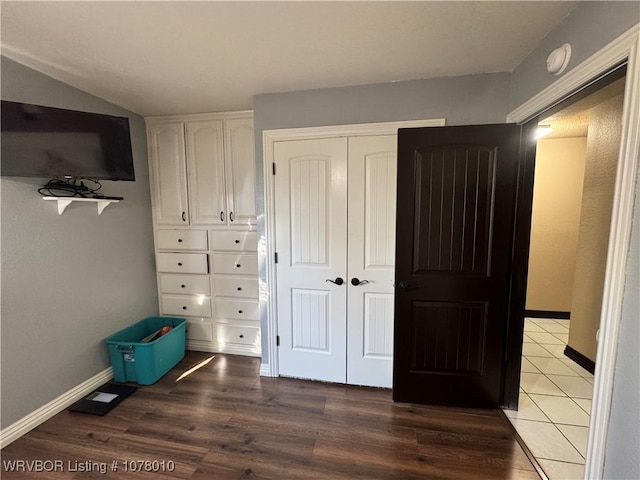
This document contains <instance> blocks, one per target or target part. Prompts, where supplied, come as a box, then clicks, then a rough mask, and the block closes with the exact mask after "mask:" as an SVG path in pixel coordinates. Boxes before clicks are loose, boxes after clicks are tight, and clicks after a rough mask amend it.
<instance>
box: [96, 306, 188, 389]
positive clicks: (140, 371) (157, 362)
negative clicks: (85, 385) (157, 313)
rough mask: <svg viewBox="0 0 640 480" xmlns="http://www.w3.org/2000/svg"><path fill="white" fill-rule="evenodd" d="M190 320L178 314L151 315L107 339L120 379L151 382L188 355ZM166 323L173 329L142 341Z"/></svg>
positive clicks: (115, 376) (115, 377)
mask: <svg viewBox="0 0 640 480" xmlns="http://www.w3.org/2000/svg"><path fill="white" fill-rule="evenodd" d="M186 324H187V320H186V319H185V318H175V317H149V318H145V319H144V320H140V321H139V322H137V323H134V324H133V325H131V326H130V327H127V328H124V329H122V330H120V331H119V332H117V333H114V334H113V335H111V336H109V337H108V338H107V339H106V340H105V342H106V343H107V347H108V349H109V357H110V359H111V365H112V366H113V377H114V380H115V381H116V382H136V383H139V384H140V385H151V384H152V383H155V382H157V381H158V380H160V378H162V376H163V375H164V374H166V373H167V372H168V371H169V370H171V369H172V368H173V367H175V366H176V365H177V364H178V362H179V361H180V360H182V359H183V358H184V351H185V328H186ZM164 326H171V327H173V329H172V330H171V331H170V332H169V333H166V334H165V335H163V336H161V337H160V338H158V339H157V340H154V341H152V342H149V343H140V340H142V339H143V338H145V337H146V336H148V335H151V334H152V333H154V332H155V331H157V330H159V329H161V328H162V327H164Z"/></svg>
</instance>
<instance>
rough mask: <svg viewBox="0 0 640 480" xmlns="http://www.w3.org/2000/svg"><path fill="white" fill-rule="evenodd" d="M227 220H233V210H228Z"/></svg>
mask: <svg viewBox="0 0 640 480" xmlns="http://www.w3.org/2000/svg"><path fill="white" fill-rule="evenodd" d="M229 220H231V221H232V222H233V220H234V218H233V212H229Z"/></svg>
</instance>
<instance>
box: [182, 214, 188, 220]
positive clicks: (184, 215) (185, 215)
mask: <svg viewBox="0 0 640 480" xmlns="http://www.w3.org/2000/svg"><path fill="white" fill-rule="evenodd" d="M182 221H183V222H186V221H187V212H182Z"/></svg>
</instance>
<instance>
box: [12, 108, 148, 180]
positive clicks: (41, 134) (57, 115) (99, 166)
mask: <svg viewBox="0 0 640 480" xmlns="http://www.w3.org/2000/svg"><path fill="white" fill-rule="evenodd" d="M0 128H1V131H2V133H1V135H0V144H1V154H2V157H1V158H0V171H1V173H2V175H7V176H17V177H41V178H86V179H97V180H128V181H133V180H135V176H134V171H133V155H132V153H131V134H130V131H129V119H128V118H124V117H114V116H111V115H102V114H97V113H88V112H77V111H74V110H65V109H62V108H53V107H44V106H40V105H30V104H26V103H18V102H9V101H5V100H2V118H1V123H0Z"/></svg>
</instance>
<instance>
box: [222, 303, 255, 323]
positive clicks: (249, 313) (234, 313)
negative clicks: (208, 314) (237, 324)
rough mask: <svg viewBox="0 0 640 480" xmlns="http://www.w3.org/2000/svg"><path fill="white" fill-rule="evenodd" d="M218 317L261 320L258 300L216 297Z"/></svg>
mask: <svg viewBox="0 0 640 480" xmlns="http://www.w3.org/2000/svg"><path fill="white" fill-rule="evenodd" d="M216 318H236V319H238V320H260V311H259V308H258V301H257V300H220V299H216Z"/></svg>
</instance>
